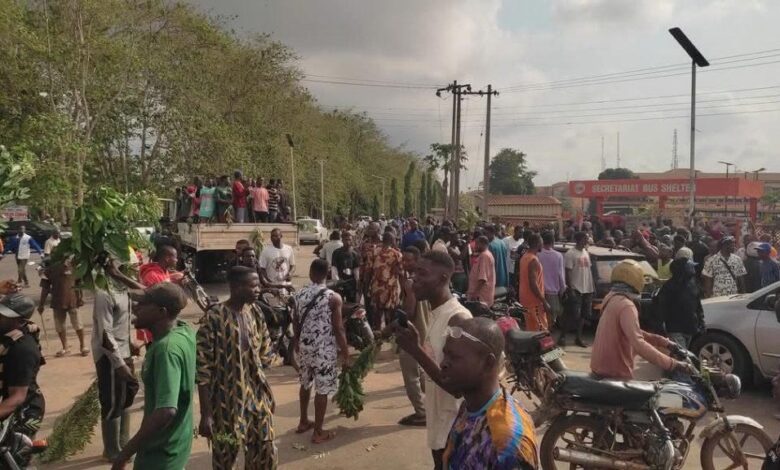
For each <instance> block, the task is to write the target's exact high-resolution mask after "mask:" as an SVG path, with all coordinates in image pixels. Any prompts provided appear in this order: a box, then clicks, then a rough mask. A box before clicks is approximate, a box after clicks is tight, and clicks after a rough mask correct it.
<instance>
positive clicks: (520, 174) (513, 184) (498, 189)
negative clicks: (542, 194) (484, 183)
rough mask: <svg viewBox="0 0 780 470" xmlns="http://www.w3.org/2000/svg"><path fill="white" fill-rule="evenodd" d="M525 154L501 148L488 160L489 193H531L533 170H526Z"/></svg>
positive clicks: (532, 189)
mask: <svg viewBox="0 0 780 470" xmlns="http://www.w3.org/2000/svg"><path fill="white" fill-rule="evenodd" d="M525 157H526V154H524V153H523V152H520V151H518V150H515V149H510V148H505V149H501V151H500V152H498V154H497V155H496V156H495V157H493V160H491V162H490V193H491V194H533V193H534V182H533V179H534V176H536V172H535V171H530V170H528V164H527V162H526V159H525Z"/></svg>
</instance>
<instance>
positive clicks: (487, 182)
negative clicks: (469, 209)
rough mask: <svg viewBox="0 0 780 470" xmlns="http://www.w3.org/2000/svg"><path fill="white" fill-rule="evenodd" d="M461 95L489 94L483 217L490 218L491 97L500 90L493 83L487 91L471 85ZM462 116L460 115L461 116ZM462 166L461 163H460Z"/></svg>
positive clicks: (486, 117)
mask: <svg viewBox="0 0 780 470" xmlns="http://www.w3.org/2000/svg"><path fill="white" fill-rule="evenodd" d="M460 94H461V95H479V96H485V95H487V114H486V116H485V162H484V168H483V175H482V178H483V179H482V207H481V210H482V218H483V219H484V220H488V221H489V220H490V217H489V215H488V196H489V195H490V102H491V97H493V96H498V91H496V90H494V89H493V85H488V86H487V91H483V90H479V91H471V87H469V88H468V89H467V90H466V91H461V92H460ZM459 117H460V116H459ZM458 167H460V165H458ZM458 190H459V191H458V192H460V185H458Z"/></svg>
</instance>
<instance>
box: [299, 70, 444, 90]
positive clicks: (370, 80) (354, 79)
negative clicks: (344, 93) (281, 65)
mask: <svg viewBox="0 0 780 470" xmlns="http://www.w3.org/2000/svg"><path fill="white" fill-rule="evenodd" d="M304 75H305V76H306V77H307V78H308V77H313V78H316V79H324V80H345V81H349V82H364V83H378V84H385V85H403V86H421V87H426V88H431V87H434V88H435V87H438V86H439V85H437V84H435V83H414V82H396V81H393V80H376V79H371V78H354V77H337V76H332V75H315V74H312V73H305V74H304Z"/></svg>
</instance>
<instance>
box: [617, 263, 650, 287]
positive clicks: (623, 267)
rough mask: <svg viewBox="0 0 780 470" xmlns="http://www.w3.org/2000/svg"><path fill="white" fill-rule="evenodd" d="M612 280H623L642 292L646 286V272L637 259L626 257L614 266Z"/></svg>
mask: <svg viewBox="0 0 780 470" xmlns="http://www.w3.org/2000/svg"><path fill="white" fill-rule="evenodd" d="M610 281H612V282H613V283H615V282H622V283H623V284H626V285H628V286H629V287H632V288H633V289H634V290H635V291H637V293H640V292H642V290H643V289H644V287H645V272H644V270H642V266H640V265H639V263H637V262H636V261H634V260H632V259H624V260H621V261H620V262H619V263H618V264H616V265H615V267H614V268H612V276H611V277H610Z"/></svg>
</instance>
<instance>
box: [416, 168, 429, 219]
mask: <svg viewBox="0 0 780 470" xmlns="http://www.w3.org/2000/svg"><path fill="white" fill-rule="evenodd" d="M427 175H428V173H427V172H424V171H423V172H421V173H420V194H419V196H418V197H417V204H418V206H419V207H418V210H417V216H418V217H425V214H427V213H428V178H427Z"/></svg>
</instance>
